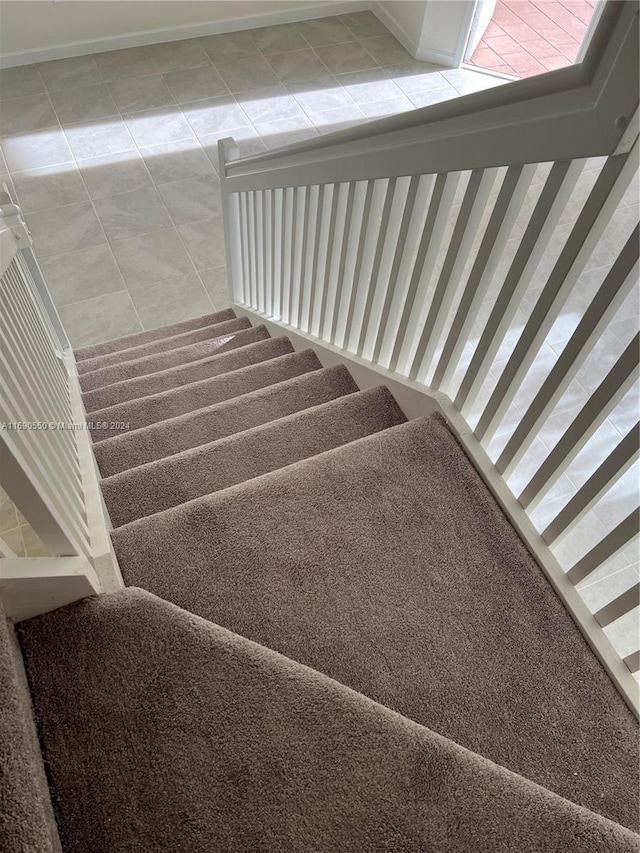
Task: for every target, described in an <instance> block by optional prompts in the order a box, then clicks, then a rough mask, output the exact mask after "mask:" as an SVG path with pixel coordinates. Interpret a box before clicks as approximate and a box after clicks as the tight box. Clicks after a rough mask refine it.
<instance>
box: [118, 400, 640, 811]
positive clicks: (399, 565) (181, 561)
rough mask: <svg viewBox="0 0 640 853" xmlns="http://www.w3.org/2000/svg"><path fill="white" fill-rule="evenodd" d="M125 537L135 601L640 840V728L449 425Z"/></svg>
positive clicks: (393, 436) (372, 443)
mask: <svg viewBox="0 0 640 853" xmlns="http://www.w3.org/2000/svg"><path fill="white" fill-rule="evenodd" d="M112 538H113V542H114V547H115V550H116V554H117V556H118V559H119V562H120V567H121V569H122V572H123V576H124V578H125V582H126V583H127V584H129V585H134V586H142V587H144V588H145V589H148V590H149V591H151V592H153V593H155V594H156V595H159V596H161V597H162V598H165V599H167V600H170V601H173V602H174V603H176V604H178V605H179V606H181V607H184V608H185V609H187V610H190V611H191V612H193V613H197V614H199V615H201V616H203V617H205V618H207V619H209V620H211V621H215V622H218V623H220V624H222V625H224V626H225V627H227V628H229V629H230V630H233V631H235V632H236V633H239V634H242V635H244V636H246V637H248V638H250V639H252V640H255V641H256V642H260V643H261V644H263V645H265V646H268V647H270V648H272V649H275V650H277V651H279V652H281V653H283V654H286V655H288V656H289V657H292V658H293V659H295V660H297V661H300V662H301V663H304V664H307V665H309V666H311V667H313V668H314V669H317V670H319V671H321V672H324V673H325V674H327V675H329V676H331V677H333V678H335V679H336V680H338V681H341V682H342V683H344V684H346V685H348V686H350V687H352V688H354V689H356V690H359V691H360V692H362V693H364V694H365V695H368V696H369V697H370V698H372V699H375V700H377V701H379V702H381V703H382V704H384V705H387V706H388V707H390V708H393V709H394V710H397V711H399V712H400V713H403V714H405V715H406V716H408V717H410V718H412V719H414V720H416V721H417V722H419V723H423V724H424V725H427V726H429V727H431V728H433V729H435V730H436V731H438V732H439V733H440V734H443V735H445V736H447V737H451V738H452V739H453V740H455V741H457V742H458V743H460V744H462V745H463V746H466V747H467V748H469V749H471V750H473V751H476V752H478V753H480V754H482V755H485V756H487V757H488V758H490V759H492V760H494V761H496V762H497V763H499V764H502V765H503V766H505V767H508V768H509V769H511V770H514V771H516V772H519V773H521V774H522V775H523V776H526V777H527V778H529V779H532V780H533V781H535V782H539V783H540V784H544V785H545V787H548V788H550V789H551V790H553V791H555V792H556V793H558V794H560V795H561V796H566V797H567V798H568V799H570V800H572V801H574V802H577V803H579V804H581V805H584V806H586V807H587V808H592V809H594V810H596V811H598V812H600V813H602V814H604V815H605V816H607V817H610V818H612V819H614V820H618V821H619V822H621V823H623V824H625V825H627V826H635V825H636V822H637V810H636V798H635V791H636V786H637V776H636V768H637V765H638V755H637V742H636V740H637V738H636V724H635V720H634V719H633V716H632V714H631V712H630V711H629V709H628V708H627V707H626V705H625V704H624V702H623V700H622V698H621V697H620V695H619V694H618V693H617V691H616V690H615V688H614V686H613V684H612V682H611V681H610V680H609V678H608V676H607V674H606V673H605V671H604V669H603V668H602V667H601V666H600V664H599V662H598V661H597V659H596V658H595V656H594V655H593V653H592V652H591V651H590V650H589V649H588V648H587V646H586V644H585V641H584V639H583V637H582V635H581V634H580V631H579V629H578V628H577V626H576V625H575V624H574V622H573V621H572V619H571V617H570V616H569V614H568V613H567V612H566V610H565V609H564V607H563V605H562V603H561V601H560V599H559V598H558V597H557V595H556V593H555V592H554V590H553V588H552V587H551V586H550V584H549V583H548V581H547V580H546V578H545V577H544V575H543V574H542V572H541V570H540V569H539V567H538V566H537V565H536V563H535V562H534V560H533V558H532V557H531V556H530V555H529V554H528V552H527V551H526V549H525V548H524V546H523V544H522V542H521V541H520V539H519V538H518V536H517V534H516V533H515V531H514V530H513V528H512V527H511V526H510V525H509V523H508V522H507V520H506V518H505V517H504V515H503V514H502V512H501V511H500V509H499V507H498V506H497V505H496V503H495V501H494V500H493V498H492V497H491V495H490V493H489V492H488V490H487V488H486V486H485V485H484V484H483V482H482V480H481V479H480V477H479V476H478V474H477V472H476V471H475V470H474V469H473V466H472V465H471V463H470V462H469V460H468V459H467V458H466V456H465V455H464V453H463V451H462V450H461V448H460V446H459V445H458V443H457V441H456V440H455V438H454V437H453V436H452V435H451V433H450V432H449V431H448V429H447V427H446V425H445V423H444V421H443V419H442V418H440V417H437V416H431V417H428V418H421V419H418V420H416V421H412V422H410V423H408V424H405V425H402V426H398V427H393V428H391V429H388V430H385V431H384V432H382V433H379V434H376V435H373V436H369V437H367V438H363V439H360V440H358V441H355V442H352V443H351V444H347V445H345V446H343V447H340V448H338V449H336V450H332V451H329V452H328V453H324V454H322V455H321V456H316V457H313V458H311V459H307V460H304V461H301V462H297V463H295V464H294V465H291V466H289V467H287V468H284V469H282V470H280V471H276V472H273V473H271V474H266V475H263V476H261V477H258V478H256V479H254V480H251V481H249V482H247V483H243V484H241V485H237V486H233V487H231V488H228V489H225V490H223V491H220V492H216V493H215V494H213V495H208V496H206V497H202V498H198V499H196V500H193V501H191V502H189V503H186V504H183V505H181V506H179V507H175V508H173V509H169V510H166V511H164V512H161V513H158V514H156V515H153V516H149V517H147V518H143V519H139V520H137V521H134V522H132V523H130V524H127V525H125V526H123V527H120V528H118V529H116V530H114V531H113V532H112ZM176 569H179V570H178V571H176ZM497 721H499V724H496V723H497ZM557 733H562V737H558V736H557Z"/></svg>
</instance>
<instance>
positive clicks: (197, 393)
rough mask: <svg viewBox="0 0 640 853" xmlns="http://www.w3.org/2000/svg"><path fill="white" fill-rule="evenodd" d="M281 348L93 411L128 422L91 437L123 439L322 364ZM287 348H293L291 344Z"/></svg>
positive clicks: (106, 419)
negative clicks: (233, 367)
mask: <svg viewBox="0 0 640 853" xmlns="http://www.w3.org/2000/svg"><path fill="white" fill-rule="evenodd" d="M274 341H281V342H282V343H283V344H284V343H285V342H286V343H288V341H287V339H286V338H284V339H281V338H276V339H274ZM265 343H266V342H265ZM269 343H270V342H269ZM289 346H290V345H289ZM280 349H281V351H282V352H283V355H278V351H277V350H276V349H275V348H273V353H272V357H271V358H269V359H265V360H260V361H257V362H255V363H254V364H249V365H247V366H246V367H239V368H238V369H237V370H232V371H224V372H222V373H221V374H219V375H214V376H210V377H209V378H208V379H203V380H200V381H197V382H192V383H188V384H186V383H185V384H182V385H180V386H178V387H175V388H170V389H168V390H167V391H162V392H160V393H158V394H151V395H149V396H148V397H141V398H139V399H136V400H127V401H125V402H123V403H119V404H117V405H114V406H109V407H108V408H106V409H100V410H98V411H96V412H93V413H92V414H91V418H92V419H93V422H94V423H97V422H103V423H106V424H107V426H108V425H109V424H110V423H113V422H120V423H126V424H128V427H127V429H126V432H122V431H121V430H118V429H110V428H107V429H97V430H96V429H94V430H93V431H92V437H93V440H94V442H102V441H103V440H109V441H111V440H114V439H116V438H118V439H120V438H121V439H124V438H127V437H128V436H130V435H132V434H133V433H134V432H135V431H136V430H138V429H142V428H143V427H147V426H150V425H151V424H156V423H159V422H160V421H166V420H169V419H170V418H174V417H177V416H178V415H182V414H186V413H187V412H193V411H196V410H197V409H202V408H204V407H205V406H210V405H213V404H215V403H221V402H223V401H224V400H229V399H231V398H234V397H239V396H241V395H242V394H247V393H248V392H250V391H255V390H256V389H258V388H264V387H265V386H269V385H275V384H276V383H278V382H282V381H284V380H285V379H291V378H292V377H294V376H299V375H300V374H302V373H308V372H309V371H312V370H319V369H320V368H321V367H322V365H321V364H320V362H319V360H318V357H317V356H316V355H315V353H314V352H313V351H312V350H304V351H303V352H289V351H287V348H286V347H284V345H283V346H281V348H280ZM290 349H293V348H292V347H290ZM220 357H221V358H222V357H223V356H220ZM94 449H95V451H96V453H97V446H96V445H94Z"/></svg>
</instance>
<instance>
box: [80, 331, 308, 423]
mask: <svg viewBox="0 0 640 853" xmlns="http://www.w3.org/2000/svg"><path fill="white" fill-rule="evenodd" d="M292 351H293V346H292V345H291V342H290V341H289V339H288V338H286V337H284V336H283V337H280V338H266V339H264V340H261V341H257V342H256V343H254V344H247V345H246V346H243V347H239V348H237V349H235V350H232V351H230V352H225V353H219V354H216V355H210V356H208V357H207V358H203V359H199V360H198V361H192V362H187V364H180V365H177V366H176V367H170V368H167V369H166V370H160V371H158V372H157V373H150V374H147V375H143V376H138V377H134V378H132V379H124V380H123V381H122V382H114V383H113V384H111V385H106V386H104V387H103V388H96V389H95V391H86V392H84V393H83V395H82V402H83V403H84V407H85V410H86V411H87V412H90V413H93V412H95V411H97V410H98V409H100V410H102V409H106V408H109V407H112V406H115V405H118V404H120V403H125V402H127V401H135V400H136V399H140V398H142V397H149V396H151V395H153V394H160V393H162V392H164V391H169V390H171V389H173V388H178V387H180V386H181V385H188V384H192V383H194V382H199V381H201V380H203V379H210V378H211V377H212V376H220V375H221V374H223V373H229V372H231V371H235V370H239V369H240V368H243V367H247V366H248V365H252V364H258V363H260V362H262V361H267V360H269V359H271V358H277V357H278V356H281V355H285V354H287V353H290V352H292Z"/></svg>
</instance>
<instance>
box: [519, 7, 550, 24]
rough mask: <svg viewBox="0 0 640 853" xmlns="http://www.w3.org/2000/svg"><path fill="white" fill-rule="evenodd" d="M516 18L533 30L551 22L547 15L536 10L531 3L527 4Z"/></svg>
mask: <svg viewBox="0 0 640 853" xmlns="http://www.w3.org/2000/svg"><path fill="white" fill-rule="evenodd" d="M518 17H519V18H520V20H521V21H524V22H525V23H527V24H529V26H531V27H533V28H534V29H535V27H537V26H544V25H545V24H547V23H549V21H550V20H551V18H549V17H548V15H545V13H544V12H543V11H542V10H541V9H538V7H537V6H534V5H533V4H532V3H528V4H527V6H526V8H524V9H522V10H521V11H520V12H519V13H518Z"/></svg>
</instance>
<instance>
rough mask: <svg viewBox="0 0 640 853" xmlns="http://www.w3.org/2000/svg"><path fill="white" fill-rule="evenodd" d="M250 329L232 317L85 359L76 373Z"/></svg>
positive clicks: (247, 324)
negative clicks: (221, 321)
mask: <svg viewBox="0 0 640 853" xmlns="http://www.w3.org/2000/svg"><path fill="white" fill-rule="evenodd" d="M249 328H251V323H250V322H249V320H248V319H247V318H246V317H233V318H232V319H231V320H225V321H224V322H223V323H214V324H213V325H211V326H201V327H200V328H197V329H190V330H189V331H187V332H182V333H180V334H179V335H170V336H168V337H167V336H165V337H163V338H158V339H157V340H154V341H149V342H148V343H146V344H141V345H139V346H137V347H127V348H126V349H122V350H118V351H117V352H112V353H109V354H107V355H99V356H96V357H95V358H87V359H83V360H82V361H79V362H78V363H77V364H78V373H79V374H84V373H92V372H93V371H96V370H102V368H104V367H113V366H114V365H116V364H122V362H124V361H134V360H137V359H140V358H147V357H148V356H151V355H158V354H159V353H163V352H169V351H170V350H174V349H182V348H184V347H188V346H191V344H198V343H201V342H202V341H207V340H209V339H210V338H218V337H220V336H221V335H225V334H227V333H228V332H237V331H240V330H241V329H249Z"/></svg>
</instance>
